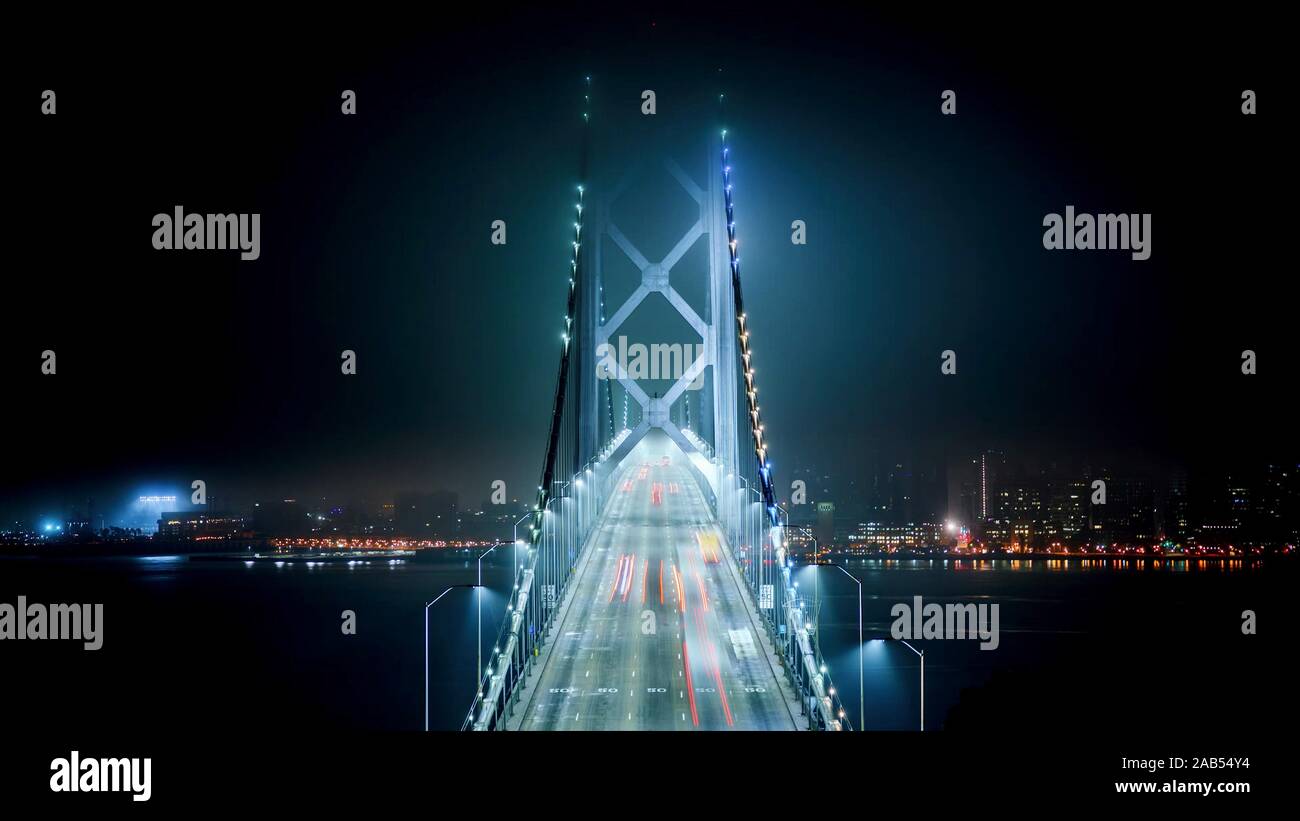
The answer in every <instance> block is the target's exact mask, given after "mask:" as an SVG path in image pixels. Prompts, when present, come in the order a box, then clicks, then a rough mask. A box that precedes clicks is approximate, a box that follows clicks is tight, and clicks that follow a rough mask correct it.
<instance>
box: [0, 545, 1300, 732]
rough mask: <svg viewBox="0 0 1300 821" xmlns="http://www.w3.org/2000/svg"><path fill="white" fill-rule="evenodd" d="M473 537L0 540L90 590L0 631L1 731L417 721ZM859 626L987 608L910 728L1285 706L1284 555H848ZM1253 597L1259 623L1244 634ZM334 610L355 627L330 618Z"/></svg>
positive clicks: (831, 577) (506, 569) (877, 629)
mask: <svg viewBox="0 0 1300 821" xmlns="http://www.w3.org/2000/svg"><path fill="white" fill-rule="evenodd" d="M476 558H477V554H472V555H467V554H454V555H441V556H437V557H434V556H420V557H418V558H415V559H410V560H405V561H401V562H400V563H396V564H390V563H388V561H387V560H386V559H380V560H374V561H372V562H371V563H370V564H367V565H353V566H348V565H347V564H319V565H317V566H315V567H310V568H309V567H306V566H305V565H303V564H300V563H299V564H294V563H286V564H285V565H284V566H282V567H276V566H274V565H273V564H257V565H255V566H252V567H249V566H246V565H245V563H243V562H240V561H212V560H200V559H194V558H186V557H177V556H172V557H165V556H164V557H153V558H108V559H66V560H58V559H56V560H48V559H46V560H30V559H12V558H7V559H0V602H7V603H10V604H15V603H16V601H17V597H18V596H19V595H24V596H26V597H27V599H28V601H29V602H33V601H38V602H43V603H46V604H49V603H56V602H102V603H103V604H104V627H103V630H104V645H103V648H102V649H101V650H98V651H95V652H88V651H86V650H83V649H82V647H81V643H80V642H54V641H5V642H3V643H0V675H2V676H3V684H0V694H3V695H4V698H5V704H6V706H7V708H9V709H8V712H10V717H11V718H12V719H13V720H12V721H11V722H10V729H12V730H13V731H14V732H17V733H24V732H27V733H44V732H52V731H82V732H93V733H96V734H102V733H112V732H117V731H127V730H130V731H134V732H139V731H140V730H141V729H142V728H144V729H146V730H149V731H158V732H167V731H177V730H178V729H181V730H183V731H184V732H189V731H191V730H192V731H194V732H201V733H215V734H221V735H228V734H240V733H256V734H258V735H266V734H271V735H274V734H278V733H284V734H288V733H297V732H299V731H303V730H309V731H315V732H320V731H326V732H328V731H334V730H357V729H366V730H368V729H377V730H418V729H420V728H422V726H423V722H424V712H423V710H424V623H423V614H424V604H425V602H427V601H429V600H431V599H433V598H434V597H435V596H437V595H438V594H439V593H440V592H442V591H443V590H445V589H446V588H448V587H449V586H452V585H457V584H467V583H472V582H473V581H474V580H475V578H476V565H475V560H476ZM845 566H846V568H847V569H848V570H849V571H850V572H852V573H853V574H854V575H856V576H857V577H858V578H859V579H861V580H862V582H863V602H862V604H863V633H864V636H865V638H866V639H868V640H870V639H878V638H885V637H888V636H889V629H890V623H891V621H892V618H891V616H890V608H891V607H892V606H893V605H894V604H896V603H898V602H909V603H910V602H911V601H912V597H913V596H917V595H920V596H922V597H923V598H924V600H925V601H926V602H927V603H929V602H934V603H941V604H942V603H952V602H967V601H969V602H973V603H986V604H997V605H998V606H999V629H1000V635H999V646H998V648H997V649H996V650H991V651H983V650H980V649H979V646H978V642H977V641H920V642H916V645H917V646H918V647H919V648H921V649H924V650H925V652H926V681H925V687H926V705H925V713H926V715H925V721H926V729H927V730H933V729H940V728H943V727H947V728H948V729H951V730H971V731H986V730H988V731H1005V732H1016V731H1020V730H1025V731H1042V730H1044V729H1052V728H1060V729H1061V730H1075V731H1080V730H1081V731H1084V732H1107V731H1114V732H1129V731H1131V732H1144V731H1165V730H1170V729H1175V730H1176V729H1179V728H1183V727H1188V726H1195V727H1204V728H1207V729H1219V730H1226V731H1230V730H1231V729H1232V728H1233V727H1234V726H1236V725H1237V724H1238V723H1240V722H1256V723H1267V722H1274V723H1279V722H1290V721H1291V716H1292V714H1293V709H1292V707H1291V693H1290V688H1289V686H1288V685H1287V684H1286V682H1287V681H1288V680H1289V678H1288V677H1286V676H1283V675H1282V671H1283V670H1285V669H1287V668H1289V666H1290V659H1289V657H1288V656H1289V654H1290V652H1291V649H1290V644H1289V643H1288V642H1287V641H1286V640H1285V637H1284V636H1283V635H1282V632H1281V631H1282V630H1283V629H1284V628H1283V626H1282V624H1283V622H1284V621H1285V622H1286V623H1288V624H1289V623H1290V621H1291V620H1290V619H1284V618H1283V615H1282V611H1283V608H1284V604H1285V601H1286V599H1285V598H1284V596H1285V594H1286V593H1288V592H1289V591H1290V590H1292V589H1293V586H1292V585H1291V583H1290V580H1291V579H1293V578H1294V573H1293V572H1292V570H1291V568H1290V567H1289V566H1288V565H1285V564H1280V565H1278V564H1275V565H1274V566H1263V567H1256V566H1251V565H1247V564H1240V563H1238V564H1233V565H1220V564H1217V563H1205V564H1197V563H1196V562H1194V561H1193V562H1188V563H1181V564H1179V563H1172V564H1171V563H1169V562H1165V563H1163V564H1162V565H1161V566H1159V567H1156V566H1154V565H1153V564H1150V563H1148V564H1142V563H1136V562H1129V563H1127V564H1122V563H1106V562H1081V561H1077V560H1076V561H1070V562H1066V561H1061V560H1051V561H1047V560H1037V561H1034V562H1032V563H1030V562H1011V561H982V562H976V561H965V562H961V563H958V562H952V561H950V562H948V563H946V564H945V563H944V562H942V561H936V562H930V561H928V560H920V561H907V560H903V561H888V562H887V561H883V560H862V559H853V560H848V561H846V562H845ZM509 577H510V554H509V553H504V554H503V555H502V556H497V555H496V554H493V555H492V556H489V557H488V559H487V560H485V562H484V581H485V583H486V584H488V585H489V587H490V588H491V592H489V593H487V594H486V595H485V597H484V602H483V614H484V618H483V633H484V639H483V641H484V649H485V651H486V652H490V649H491V642H492V640H493V638H494V637H495V635H496V632H497V629H498V627H499V625H500V616H501V612H502V609H503V607H504V602H505V596H504V591H505V589H506V587H507V585H508V583H509ZM797 578H798V579H799V580H800V589H801V591H803V592H804V593H805V594H807V595H808V596H809V598H810V599H814V600H820V603H821V611H820V624H821V635H822V642H823V648H824V651H825V654H826V663H827V665H828V666H829V668H830V670H831V673H832V675H833V677H834V679H835V683H836V685H837V686H838V687H839V688H840V690H841V692H842V695H843V696H844V701H845V703H846V705H848V707H849V708H850V710H851V715H850V716H849V717H850V719H851V720H852V721H853V723H854V724H855V725H857V726H862V724H863V723H865V726H866V727H867V728H869V729H900V730H901V729H915V728H916V727H917V726H918V725H919V721H920V715H919V708H920V698H919V684H920V681H919V678H920V670H919V659H918V658H917V657H916V656H915V655H913V654H912V653H911V652H910V651H908V650H907V649H906V648H905V647H903V646H901V645H900V644H898V643H897V642H886V641H868V642H867V643H866V644H865V649H864V652H863V662H864V677H863V679H864V681H863V685H864V686H863V690H864V693H863V700H864V701H865V708H866V721H865V722H861V721H860V720H859V717H858V716H857V705H858V701H859V697H858V660H859V656H858V644H857V636H858V597H857V587H856V585H854V584H853V582H852V581H850V580H849V579H848V578H847V577H846V576H845V575H844V574H843V573H841V572H840V571H839V570H838V569H836V568H833V567H821V568H807V567H805V568H800V569H798V570H797ZM475 597H476V593H475V591H472V590H466V589H460V590H454V591H452V592H451V593H449V594H448V595H447V596H446V597H445V598H443V599H442V600H441V601H440V602H439V603H438V604H436V605H434V606H433V607H432V608H431V609H430V611H429V612H430V615H431V618H430V634H429V635H430V657H431V659H432V663H431V684H430V693H431V698H430V702H431V724H432V726H433V727H434V728H441V729H454V728H458V727H459V726H460V722H461V719H462V718H463V717H464V715H465V712H466V710H467V708H468V706H469V703H470V700H471V697H472V694H473V689H474V683H475V669H476V663H477V659H476V640H477V632H478V621H477V619H476V613H477V610H476V604H477V602H476V598H475ZM1247 609H1252V610H1254V611H1256V613H1257V615H1258V620H1259V635H1255V636H1246V635H1243V634H1242V632H1241V613H1242V611H1243V610H1247ZM344 610H353V611H355V613H356V617H357V634H356V635H354V636H347V635H344V634H343V633H342V631H341V630H340V625H341V624H342V620H341V613H342V611H344Z"/></svg>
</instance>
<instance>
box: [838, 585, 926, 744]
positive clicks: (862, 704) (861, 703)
mask: <svg viewBox="0 0 1300 821" xmlns="http://www.w3.org/2000/svg"><path fill="white" fill-rule="evenodd" d="M831 567H838V568H839V570H840V572H841V573H843V574H844V575H845V576H848V577H849V578H850V579H853V581H854V583H855V584H857V586H858V721H860V722H861V723H862V727H863V729H865V728H866V726H867V712H866V703H867V702H866V698H865V697H864V695H863V694H864V692H865V687H864V685H863V682H864V681H865V679H864V677H863V667H864V662H863V659H864V658H865V656H864V653H865V645H864V644H863V641H862V581H861V580H860V579H858V577H857V576H854V575H853V574H852V573H850V572H849V571H848V570H846V569H844V565H841V564H835V563H834V562H832V563H831ZM921 663H922V664H923V665H924V664H925V656H924V655H922V656H921ZM921 676H922V680H924V677H925V668H924V667H922V668H921ZM921 704H922V707H921V715H922V718H921V729H922V730H924V729H925V717H924V716H925V706H924V705H925V685H924V684H922V686H921Z"/></svg>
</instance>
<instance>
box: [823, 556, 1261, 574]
mask: <svg viewBox="0 0 1300 821" xmlns="http://www.w3.org/2000/svg"><path fill="white" fill-rule="evenodd" d="M835 559H836V563H837V564H843V565H844V566H845V567H849V568H852V567H863V568H866V569H868V570H927V571H928V570H953V571H995V570H1001V571H1012V572H1032V571H1041V570H1050V571H1079V570H1084V571H1087V570H1162V571H1166V572H1177V573H1186V572H1188V571H1215V572H1221V573H1227V572H1234V571H1239V570H1258V569H1260V568H1262V567H1263V566H1264V565H1265V561H1264V560H1263V559H1241V558H1237V559H1204V558H1188V557H1174V558H1169V557H1165V558H1155V557H1140V558H1132V557H1120V556H1097V557H1079V556H1071V557H1063V558H1035V559H1004V558H997V559H983V558H942V559H881V558H865V557H864V558H853V557H842V558H841V557H835Z"/></svg>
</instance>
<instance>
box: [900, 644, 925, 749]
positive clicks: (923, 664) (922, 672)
mask: <svg viewBox="0 0 1300 821" xmlns="http://www.w3.org/2000/svg"><path fill="white" fill-rule="evenodd" d="M899 641H900V642H902V644H903V645H904V646H905V647H906V648H907V649H908V650H911V651H912V652H913V653H916V654H917V655H918V656H920V657H921V732H925V651H924V650H917V649H916V648H915V647H913V646H912V645H911V644H909V643H908V642H907V640H906V639H899Z"/></svg>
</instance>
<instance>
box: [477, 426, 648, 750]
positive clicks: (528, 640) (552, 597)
mask: <svg viewBox="0 0 1300 821" xmlns="http://www.w3.org/2000/svg"><path fill="white" fill-rule="evenodd" d="M626 433H627V432H626V431H624V432H623V433H621V434H619V435H618V436H616V437H615V438H614V439H613V440H612V441H611V442H610V443H609V444H608V445H607V446H606V447H605V448H604V449H603V450H602V451H601V452H600V454H598V455H597V456H596V457H594V458H593V459H591V460H590V461H589V462H588V463H587V464H586V465H584V466H583V467H582V469H580V470H579V471H578V472H577V473H575V474H574V475H573V476H571V477H570V478H569V479H568V480H566V481H560V480H555V481H554V485H555V487H554V488H553V489H552V492H551V493H550V494H548V499H547V502H546V505H545V507H544V508H543V509H542V510H541V511H539V512H540V514H541V515H540V516H539V517H538V519H537V521H538V524H537V526H536V527H535V528H530V530H529V531H528V534H527V535H528V538H527V539H520V542H521V544H520V545H519V547H520V548H526V550H525V555H523V556H522V557H521V560H520V562H519V566H518V567H517V568H516V572H515V575H514V582H513V587H512V589H511V590H510V591H509V596H508V597H507V602H506V611H505V617H504V619H503V620H502V623H501V628H500V630H498V632H497V636H496V640H495V641H494V642H493V644H492V650H491V652H490V655H489V656H488V663H487V664H486V665H485V669H484V671H483V674H482V677H481V678H480V679H479V684H478V690H477V692H476V693H475V694H474V701H473V703H472V704H471V705H470V709H469V712H468V713H467V714H466V716H465V720H464V722H463V723H462V725H461V729H462V730H495V729H504V728H505V722H506V720H507V719H508V718H509V717H510V716H511V715H512V713H513V710H514V709H515V708H516V707H517V706H518V701H519V696H520V694H521V692H522V690H523V685H524V684H525V683H526V682H527V681H528V679H529V676H530V675H531V674H532V673H533V667H534V666H535V664H536V663H537V661H538V659H539V657H540V655H541V652H542V648H543V647H544V646H545V643H546V641H547V639H548V638H549V635H550V632H551V629H552V628H553V627H554V626H555V617H556V614H557V613H558V612H559V609H560V606H561V604H562V603H563V601H564V596H565V593H566V592H567V591H568V586H569V582H570V581H571V580H572V578H573V576H574V573H575V571H576V570H577V564H578V561H579V559H580V557H581V555H582V548H583V545H585V544H586V541H587V538H588V537H589V536H590V535H591V532H592V530H593V528H594V527H595V525H596V523H597V522H598V521H599V519H600V514H601V511H602V510H604V506H605V503H606V501H607V500H608V498H609V480H610V477H609V475H608V473H609V470H608V469H609V463H608V461H607V460H608V457H609V455H610V454H612V453H613V452H614V450H615V449H616V448H617V447H618V445H619V444H620V443H621V442H622V439H623V438H624V437H625V436H626Z"/></svg>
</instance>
